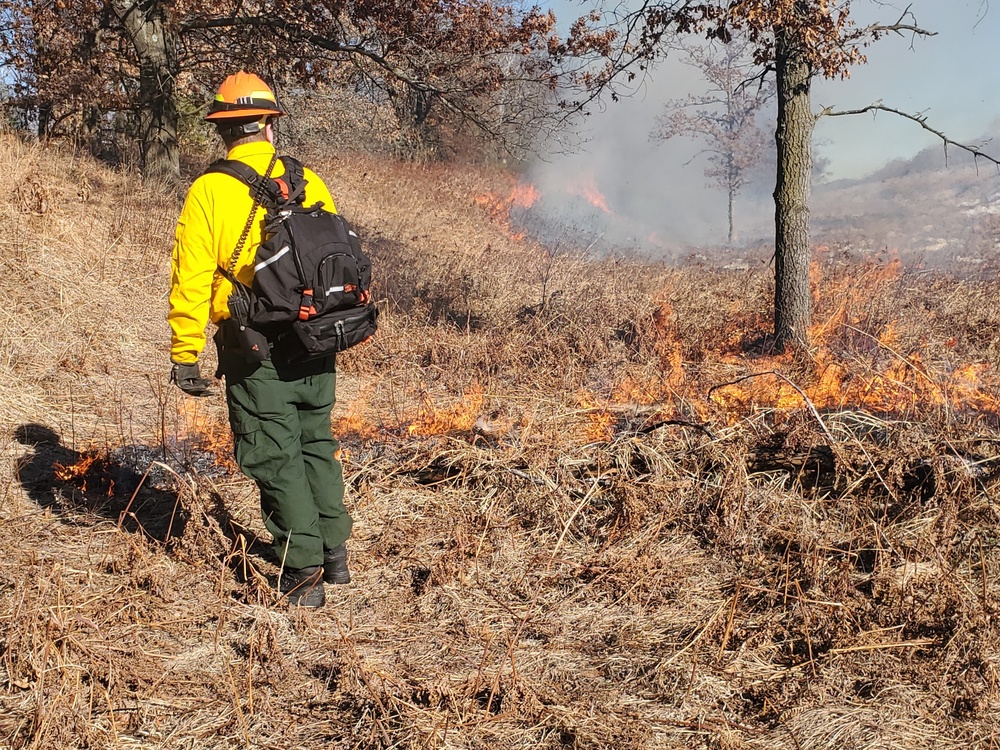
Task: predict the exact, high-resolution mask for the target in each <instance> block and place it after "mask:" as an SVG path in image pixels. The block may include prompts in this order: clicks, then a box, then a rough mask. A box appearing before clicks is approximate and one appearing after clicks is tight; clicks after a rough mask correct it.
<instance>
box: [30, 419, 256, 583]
mask: <svg viewBox="0 0 1000 750" xmlns="http://www.w3.org/2000/svg"><path fill="white" fill-rule="evenodd" d="M14 437H15V438H16V439H17V441H18V442H19V443H21V445H24V446H25V447H26V448H27V452H26V453H25V454H24V455H23V456H22V457H21V458H20V459H19V460H18V463H17V479H18V481H19V482H20V484H21V486H22V487H23V488H24V491H25V492H26V493H27V494H28V497H30V498H31V499H32V500H33V501H34V502H35V503H36V504H37V505H38V506H39V507H40V508H48V509H50V510H51V511H52V512H53V513H54V514H55V515H56V517H57V518H59V520H60V521H62V522H63V523H65V524H67V525H72V526H83V525H90V524H91V523H93V522H95V521H97V520H105V521H111V522H113V523H115V524H116V525H118V527H119V528H121V529H123V530H125V531H127V532H129V533H133V534H143V535H145V536H147V537H149V538H150V539H151V540H154V541H156V542H158V543H160V544H163V545H164V546H166V547H167V548H168V549H174V548H175V547H180V548H182V547H184V545H185V534H186V532H188V533H187V536H197V537H202V533H200V532H203V530H208V532H209V534H212V530H211V529H212V528H217V531H215V532H214V533H215V535H216V536H217V537H218V538H217V541H218V543H219V545H220V546H221V547H228V553H226V552H223V553H222V554H221V555H219V557H220V559H225V560H226V561H227V562H228V563H229V564H230V567H232V568H233V570H234V572H235V573H236V577H237V578H238V579H241V580H240V582H241V583H242V582H245V578H246V575H245V572H243V571H244V570H245V566H244V564H243V563H244V558H245V557H246V556H249V557H250V558H256V559H257V560H260V561H264V560H266V561H268V562H273V553H272V552H271V549H270V547H269V546H268V545H267V544H266V543H265V542H264V541H262V540H261V539H259V538H258V537H257V535H256V534H254V532H252V531H251V530H250V529H248V528H246V527H245V526H243V525H242V524H240V523H239V522H238V521H236V520H235V519H234V518H233V517H232V516H231V515H230V513H229V511H228V510H227V509H226V507H225V503H224V502H223V499H222V497H220V496H219V495H218V493H217V492H215V491H214V490H205V491H202V490H199V491H198V494H199V498H198V502H196V503H192V502H183V501H182V498H181V494H180V493H179V492H178V490H177V489H175V488H174V485H176V484H177V479H176V477H171V476H169V475H170V474H171V473H172V472H173V471H175V470H176V471H177V473H178V474H181V473H182V471H183V469H182V467H179V468H174V467H171V468H170V469H166V468H164V467H165V466H167V464H166V462H164V461H163V460H162V450H161V449H152V448H149V447H147V446H128V447H126V448H124V449H120V450H116V451H83V452H81V451H77V450H74V449H72V448H69V447H68V446H66V445H63V443H62V440H61V439H60V437H59V435H58V434H57V433H56V432H55V431H54V430H52V429H51V428H49V427H46V426H45V425H41V424H22V425H20V426H18V427H17V428H16V429H15V431H14ZM202 496H203V497H202ZM217 549H218V547H217ZM242 552H245V555H244V554H241V553H242ZM234 553H236V554H234ZM251 562H253V561H251Z"/></svg>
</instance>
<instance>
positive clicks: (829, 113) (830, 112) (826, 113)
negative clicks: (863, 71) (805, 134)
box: [817, 103, 1000, 169]
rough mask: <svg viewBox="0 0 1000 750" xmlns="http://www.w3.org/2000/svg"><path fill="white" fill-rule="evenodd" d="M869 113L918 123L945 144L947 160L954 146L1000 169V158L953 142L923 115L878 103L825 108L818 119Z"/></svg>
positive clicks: (979, 149)
mask: <svg viewBox="0 0 1000 750" xmlns="http://www.w3.org/2000/svg"><path fill="white" fill-rule="evenodd" d="M868 112H875V113H877V112H889V113H890V114H894V115H899V116H900V117H902V118H904V119H906V120H911V121H913V122H915V123H917V124H918V125H919V126H920V127H922V128H923V129H924V130H926V131H927V132H928V133H932V134H934V135H936V136H937V137H938V138H940V139H941V141H942V142H943V143H944V153H945V158H947V156H948V147H949V146H954V147H956V148H960V149H962V150H963V151H968V152H969V153H970V154H972V155H973V156H974V157H975V158H976V162H977V163H978V160H979V159H985V160H986V161H988V162H991V163H992V164H995V165H996V166H997V167H998V169H1000V158H996V157H993V156H990V155H989V154H987V153H986V152H985V151H983V150H982V149H981V148H979V147H978V146H970V145H968V144H965V143H959V142H958V141H955V140H952V139H951V138H949V137H948V136H947V135H945V134H944V133H943V132H941V131H940V130H937V129H936V128H932V127H931V126H930V125H928V124H927V118H926V117H925V116H923V115H921V114H916V115H914V114H911V113H909V112H903V111H902V110H899V109H894V108H893V107H887V106H885V105H884V104H880V103H876V104H869V105H868V106H867V107H862V108H861V109H849V110H843V111H840V112H838V111H835V110H834V109H833V108H832V107H824V108H823V110H822V111H821V112H820V113H819V115H818V116H817V117H844V116H845V115H863V114H867V113H868Z"/></svg>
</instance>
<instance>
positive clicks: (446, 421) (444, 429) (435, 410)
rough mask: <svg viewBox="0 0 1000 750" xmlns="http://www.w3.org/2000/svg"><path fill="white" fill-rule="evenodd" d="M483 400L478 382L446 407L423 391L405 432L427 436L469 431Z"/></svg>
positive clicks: (480, 409) (473, 424)
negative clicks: (435, 401) (414, 416)
mask: <svg viewBox="0 0 1000 750" xmlns="http://www.w3.org/2000/svg"><path fill="white" fill-rule="evenodd" d="M485 400H486V399H485V394H484V392H483V388H482V386H481V385H479V384H478V383H474V384H473V385H472V386H471V387H470V388H468V389H467V390H466V391H465V393H464V395H463V396H462V398H461V400H459V401H458V402H457V403H455V404H452V405H451V406H446V407H441V406H437V405H436V404H435V403H434V402H433V401H432V400H431V398H430V396H429V395H427V394H426V393H425V394H423V398H422V401H423V403H422V404H421V406H420V409H419V410H418V412H417V416H416V418H415V419H414V420H413V421H412V422H411V423H410V424H409V425H408V426H407V428H406V433H407V435H409V436H411V437H428V436H430V435H442V434H445V433H449V432H468V431H471V430H472V428H473V427H474V426H475V424H476V419H478V418H479V415H480V413H481V412H482V409H483V404H484V403H485Z"/></svg>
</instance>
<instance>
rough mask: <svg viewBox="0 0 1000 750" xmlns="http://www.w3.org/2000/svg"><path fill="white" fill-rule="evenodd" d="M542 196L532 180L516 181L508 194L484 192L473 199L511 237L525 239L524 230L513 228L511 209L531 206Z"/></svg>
mask: <svg viewBox="0 0 1000 750" xmlns="http://www.w3.org/2000/svg"><path fill="white" fill-rule="evenodd" d="M540 197H541V193H539V192H538V189H537V188H536V187H535V186H534V185H532V184H531V183H530V182H516V183H514V185H513V187H511V190H510V193H509V194H508V195H506V196H500V195H497V194H496V193H483V194H480V195H474V196H473V197H472V200H473V201H475V202H476V203H477V204H478V205H480V206H482V207H483V208H484V209H485V210H486V213H487V215H488V216H489V217H490V219H491V220H492V221H493V223H495V224H498V225H500V227H501V228H502V229H503V230H504V232H505V233H506V234H507V235H508V236H509V237H510V238H511V239H513V240H517V241H521V240H523V239H524V232H515V231H514V230H513V229H511V226H510V210H511V209H512V208H531V207H532V206H533V205H535V202H536V201H537V200H538V199H539V198H540Z"/></svg>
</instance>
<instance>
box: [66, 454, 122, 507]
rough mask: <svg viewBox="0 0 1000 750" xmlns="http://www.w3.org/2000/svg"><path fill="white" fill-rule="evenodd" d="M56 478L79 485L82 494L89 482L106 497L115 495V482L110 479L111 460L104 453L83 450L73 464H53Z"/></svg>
mask: <svg viewBox="0 0 1000 750" xmlns="http://www.w3.org/2000/svg"><path fill="white" fill-rule="evenodd" d="M52 469H53V473H54V474H55V475H56V478H57V479H59V480H61V481H63V482H69V483H71V484H76V485H79V487H80V489H81V490H82V491H83V492H86V491H87V484H88V482H90V481H91V480H95V481H96V482H97V489H98V490H103V491H105V492H106V493H107V496H108V497H111V496H112V495H114V494H115V481H114V480H113V479H112V478H111V459H110V458H109V457H108V455H107V454H106V453H103V452H101V451H98V450H85V451H84V452H83V453H81V454H80V458H79V459H78V460H77V461H76V463H73V464H69V465H66V464H60V463H57V464H53V466H52Z"/></svg>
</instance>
